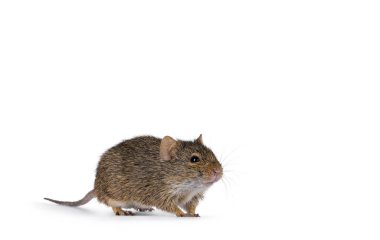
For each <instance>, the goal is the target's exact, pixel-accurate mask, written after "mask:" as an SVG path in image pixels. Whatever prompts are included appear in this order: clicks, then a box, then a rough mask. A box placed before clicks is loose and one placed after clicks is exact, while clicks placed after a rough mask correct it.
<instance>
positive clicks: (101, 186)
mask: <svg viewBox="0 0 380 240" xmlns="http://www.w3.org/2000/svg"><path fill="white" fill-rule="evenodd" d="M222 176H223V168H222V165H221V164H220V163H219V161H218V160H217V159H216V157H215V155H214V153H213V152H212V151H211V150H210V149H209V148H208V147H206V146H205V145H204V144H203V140H202V134H201V135H200V136H199V137H198V138H197V139H196V140H194V141H182V140H174V139H173V138H172V137H169V136H166V137H164V138H163V139H160V138H156V137H152V136H141V137H135V138H132V139H129V140H125V141H122V142H121V143H119V144H117V145H116V146H114V147H112V148H110V149H109V150H107V151H106V152H105V153H104V154H103V155H102V156H101V158H100V161H99V163H98V167H97V170H96V179H95V187H94V189H93V190H91V191H90V192H89V193H87V195H86V196H85V197H84V198H83V199H81V200H79V201H76V202H65V201H57V200H53V199H50V198H45V199H46V200H49V201H52V202H54V203H57V204H60V205H65V206H73V207H76V206H81V205H84V204H86V203H88V202H89V201H90V200H91V199H93V198H95V197H96V198H97V199H98V201H99V202H101V203H104V204H106V205H107V206H110V207H112V210H113V211H114V213H115V214H116V215H133V212H131V211H126V210H123V209H122V208H133V209H135V210H137V211H152V210H153V207H156V208H159V209H161V210H163V211H167V212H170V213H174V214H176V216H178V217H199V215H198V214H196V213H195V209H196V207H197V205H198V203H199V201H200V200H201V199H203V194H204V192H205V191H206V190H207V189H208V188H209V187H210V186H211V185H212V184H213V183H215V182H217V181H218V180H219V179H221V177H222ZM184 211H186V212H184Z"/></svg>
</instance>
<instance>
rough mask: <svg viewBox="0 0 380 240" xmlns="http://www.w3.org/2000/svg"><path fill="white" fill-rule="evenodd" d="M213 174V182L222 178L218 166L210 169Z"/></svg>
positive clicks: (221, 172)
mask: <svg viewBox="0 0 380 240" xmlns="http://www.w3.org/2000/svg"><path fill="white" fill-rule="evenodd" d="M212 172H213V174H214V176H215V182H216V181H218V180H219V179H221V178H222V176H223V170H222V169H220V168H214V169H213V170H212Z"/></svg>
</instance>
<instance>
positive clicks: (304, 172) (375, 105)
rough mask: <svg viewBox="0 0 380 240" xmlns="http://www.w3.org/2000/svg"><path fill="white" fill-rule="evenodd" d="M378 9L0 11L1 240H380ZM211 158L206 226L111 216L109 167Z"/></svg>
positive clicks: (222, 4) (295, 4) (138, 6)
mask: <svg viewBox="0 0 380 240" xmlns="http://www.w3.org/2000/svg"><path fill="white" fill-rule="evenodd" d="M377 2H378V1H363V0H361V1H334V0H329V1H270V0H268V1H252V0H251V1H240V0H236V1H223V0H222V1H221V0H218V1H209V0H199V1H198V0H195V1H194V0H193V1H178V0H175V1H174V0H173V1H167V0H160V1H144V0H138V1H93V0H91V1H81V0H73V1H17V0H12V1H6V0H5V1H1V2H0V81H1V82H0V106H1V109H0V111H1V117H0V121H1V124H0V145H1V147H0V154H1V155H0V162H1V173H0V184H1V185H0V186H1V200H0V201H1V204H0V219H1V222H2V223H1V231H0V238H1V239H21V238H20V237H23V238H28V239H95V238H102V239H105V238H106V239H163V238H165V239H221V238H224V237H225V238H226V239H229V238H235V239H236V238H239V239H240V238H241V239H379V237H380V230H379V224H380V207H379V206H380V194H379V184H380V175H379V171H380V168H379V161H380V151H379V144H380V127H379V125H380V124H379V123H380V112H379V110H380V108H379V107H380V97H379V92H380V88H379V80H380V73H379V67H380V48H379V46H380V44H379V43H380V34H379V29H380V14H379V12H380V8H379V5H378V3H377ZM200 133H203V136H204V141H205V143H206V144H207V145H208V146H210V147H211V148H212V149H213V150H214V152H215V154H216V155H217V156H218V157H220V158H221V159H222V160H223V162H224V165H225V170H226V173H225V179H224V184H223V182H218V183H217V184H215V186H213V187H212V188H211V189H210V191H209V192H208V193H207V195H206V199H205V200H204V201H203V202H202V203H201V204H200V206H199V209H198V213H199V214H200V215H201V216H202V217H201V218H197V219H192V218H191V219H189V218H186V219H180V218H176V217H175V216H173V215H170V214H167V213H163V212H160V211H157V212H154V213H151V214H142V215H139V216H135V217H116V216H114V215H113V213H112V211H111V209H109V208H107V207H106V206H104V205H100V204H98V203H97V202H96V201H92V202H90V203H89V204H87V205H85V206H83V207H81V208H67V207H61V206H57V205H54V204H51V203H48V202H45V201H43V200H42V198H43V197H52V198H56V199H62V200H77V199H79V198H81V197H82V196H83V195H84V194H85V193H86V192H87V191H88V190H90V189H91V188H92V184H93V181H94V174H95V168H96V164H97V161H98V159H99V156H100V155H101V154H102V153H103V152H104V151H105V150H106V149H108V148H109V147H111V146H113V145H114V144H116V143H118V142H119V141H121V140H123V139H127V138H131V137H133V136H137V135H141V134H151V135H155V136H158V137H163V136H164V135H171V136H173V137H175V138H180V139H194V138H196V137H197V136H198V135H199V134H200Z"/></svg>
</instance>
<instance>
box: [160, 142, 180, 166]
mask: <svg viewBox="0 0 380 240" xmlns="http://www.w3.org/2000/svg"><path fill="white" fill-rule="evenodd" d="M176 144H177V142H176V140H174V139H173V138H172V137H169V136H165V137H164V138H163V139H162V140H161V145H160V157H161V160H165V161H168V160H171V159H172V158H173V153H172V152H173V149H174V147H175V145H176Z"/></svg>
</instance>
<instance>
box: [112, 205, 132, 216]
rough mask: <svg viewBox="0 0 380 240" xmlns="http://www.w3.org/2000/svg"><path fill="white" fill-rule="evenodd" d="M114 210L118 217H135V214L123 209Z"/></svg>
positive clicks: (114, 208)
mask: <svg viewBox="0 0 380 240" xmlns="http://www.w3.org/2000/svg"><path fill="white" fill-rule="evenodd" d="M112 210H113V212H114V213H115V215H117V216H133V215H134V214H133V212H131V211H124V210H123V209H121V207H112Z"/></svg>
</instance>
